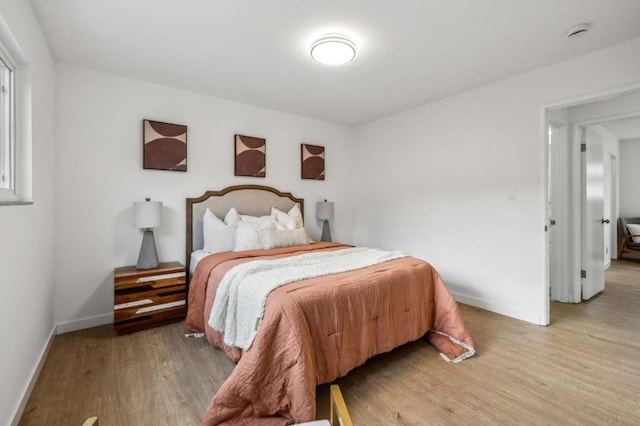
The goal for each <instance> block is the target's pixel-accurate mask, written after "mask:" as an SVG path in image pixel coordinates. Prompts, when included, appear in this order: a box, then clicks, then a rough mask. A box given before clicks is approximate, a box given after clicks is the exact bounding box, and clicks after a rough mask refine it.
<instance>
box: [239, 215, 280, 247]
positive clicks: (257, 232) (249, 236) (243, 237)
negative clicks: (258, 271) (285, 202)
mask: <svg viewBox="0 0 640 426" xmlns="http://www.w3.org/2000/svg"><path fill="white" fill-rule="evenodd" d="M263 217H264V216H263ZM267 217H269V216H267ZM275 230H277V227H276V224H275V222H274V221H272V220H271V218H270V217H269V220H268V221H267V220H260V221H258V222H250V221H246V220H244V218H243V220H242V221H241V222H240V223H239V224H238V230H237V232H236V237H235V243H234V245H233V251H244V250H260V249H262V246H263V245H264V244H263V239H264V234H265V232H267V231H275Z"/></svg>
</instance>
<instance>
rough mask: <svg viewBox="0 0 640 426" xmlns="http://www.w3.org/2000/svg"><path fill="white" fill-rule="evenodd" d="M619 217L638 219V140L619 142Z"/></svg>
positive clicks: (639, 143)
mask: <svg viewBox="0 0 640 426" xmlns="http://www.w3.org/2000/svg"><path fill="white" fill-rule="evenodd" d="M619 158H620V167H619V173H620V217H640V167H638V159H640V139H631V140H624V141H621V142H620V157H619Z"/></svg>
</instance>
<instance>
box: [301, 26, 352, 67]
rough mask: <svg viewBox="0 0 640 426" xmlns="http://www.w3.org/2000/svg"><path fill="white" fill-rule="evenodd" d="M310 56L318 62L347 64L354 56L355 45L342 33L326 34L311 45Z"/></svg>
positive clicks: (333, 64)
mask: <svg viewBox="0 0 640 426" xmlns="http://www.w3.org/2000/svg"><path fill="white" fill-rule="evenodd" d="M310 54H311V58H313V60H314V61H316V62H317V63H319V64H322V65H328V66H338V65H344V64H348V63H349V62H351V61H353V60H354V59H355V57H356V45H355V43H354V42H353V40H351V39H350V38H349V37H347V36H346V35H343V34H327V35H324V36H322V37H320V38H319V39H318V40H316V41H315V42H313V44H312V45H311V51H310Z"/></svg>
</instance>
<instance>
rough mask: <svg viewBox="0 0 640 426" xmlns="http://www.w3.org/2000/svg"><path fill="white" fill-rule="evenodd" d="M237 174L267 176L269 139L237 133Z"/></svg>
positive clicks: (235, 170) (235, 169)
mask: <svg viewBox="0 0 640 426" xmlns="http://www.w3.org/2000/svg"><path fill="white" fill-rule="evenodd" d="M234 143H235V168H234V174H235V175H236V176H252V177H265V176H266V175H267V140H266V139H262V138H255V137H252V136H243V135H235V142H234Z"/></svg>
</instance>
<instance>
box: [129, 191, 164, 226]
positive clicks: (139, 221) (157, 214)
mask: <svg viewBox="0 0 640 426" xmlns="http://www.w3.org/2000/svg"><path fill="white" fill-rule="evenodd" d="M133 212H134V216H135V226H136V228H141V229H148V228H157V227H158V226H160V225H162V202H160V201H149V199H148V198H147V201H140V202H135V203H133Z"/></svg>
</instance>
